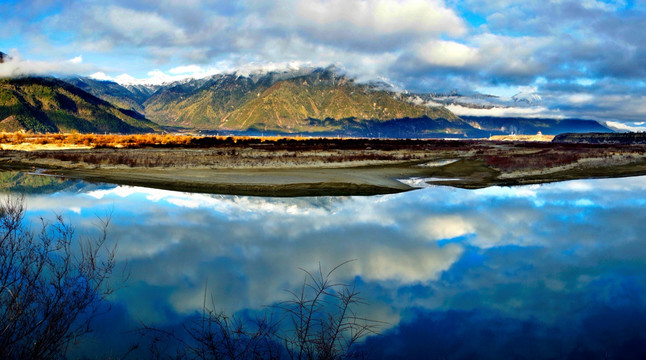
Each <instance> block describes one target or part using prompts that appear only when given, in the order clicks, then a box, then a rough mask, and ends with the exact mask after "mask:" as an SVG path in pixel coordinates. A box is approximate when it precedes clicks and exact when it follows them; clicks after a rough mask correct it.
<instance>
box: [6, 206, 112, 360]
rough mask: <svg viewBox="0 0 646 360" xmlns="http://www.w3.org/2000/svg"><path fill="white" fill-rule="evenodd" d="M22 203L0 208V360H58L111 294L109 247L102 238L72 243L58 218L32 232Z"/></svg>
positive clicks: (86, 329)
mask: <svg viewBox="0 0 646 360" xmlns="http://www.w3.org/2000/svg"><path fill="white" fill-rule="evenodd" d="M24 215H25V208H24V201H23V199H22V198H15V197H14V198H7V199H5V200H4V201H3V202H2V203H0V358H2V359H44V358H49V359H51V358H62V357H64V356H65V354H66V352H67V349H68V347H69V346H70V345H72V344H73V342H74V341H75V340H77V339H78V338H79V337H80V336H82V335H84V334H86V333H88V332H89V331H90V328H89V325H90V321H91V320H92V318H93V317H94V316H95V315H97V314H98V312H99V305H101V302H102V300H103V299H104V298H105V297H106V296H108V295H109V294H110V293H111V292H112V289H111V288H110V287H109V286H108V278H109V277H110V276H111V274H112V271H113V269H114V265H115V259H114V256H115V251H116V246H115V247H108V246H107V244H106V230H107V226H108V223H109V219H108V220H105V221H102V224H101V230H102V235H101V236H100V237H98V238H96V239H85V240H79V241H76V238H75V236H74V229H73V228H72V227H71V226H70V225H68V224H66V223H65V222H64V221H63V219H62V217H61V216H57V217H56V221H55V222H54V223H52V224H49V223H47V222H46V221H45V220H43V219H41V226H40V231H39V232H38V233H33V232H31V231H30V229H29V226H28V224H26V223H25V220H24Z"/></svg>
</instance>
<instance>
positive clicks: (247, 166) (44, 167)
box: [0, 138, 646, 196]
mask: <svg viewBox="0 0 646 360" xmlns="http://www.w3.org/2000/svg"><path fill="white" fill-rule="evenodd" d="M0 167H1V168H5V169H19V170H29V171H33V170H35V169H38V170H39V171H40V172H41V173H42V174H45V175H55V176H63V177H68V178H78V179H83V180H87V181H95V182H108V183H115V184H124V185H136V186H146V187H155V188H162V189H170V190H179V191H192V192H205V193H221V194H240V195H263V196H308V195H311V196H314V195H372V194H385V193H395V192H401V191H408V190H412V189H414V187H413V186H410V185H409V184H410V182H407V183H404V182H401V181H399V180H401V179H410V178H416V179H418V180H419V181H422V182H425V183H430V184H435V185H450V186H455V187H462V188H481V187H487V186H493V185H519V184H533V183H543V182H553V181H562V180H569V179H580V178H597V177H619V176H634V175H645V174H646V146H644V145H613V146H608V145H595V144H558V143H540V142H538V143H537V142H508V141H504V142H503V141H500V142H498V141H486V140H464V141H457V140H450V141H449V140H446V141H445V140H375V139H299V140H295V139H276V140H271V141H267V140H262V141H259V140H257V139H246V140H245V139H238V140H235V141H234V140H231V138H227V139H224V138H223V139H219V140H218V139H211V138H206V140H202V142H201V143H192V144H188V145H183V146H182V145H164V146H162V145H148V146H139V147H129V148H123V147H106V146H103V147H94V148H75V149H74V148H66V149H61V150H43V149H38V148H32V149H31V151H20V150H3V151H2V152H1V156H0ZM425 179H426V180H425ZM419 181H418V183H419Z"/></svg>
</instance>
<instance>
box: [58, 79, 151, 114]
mask: <svg viewBox="0 0 646 360" xmlns="http://www.w3.org/2000/svg"><path fill="white" fill-rule="evenodd" d="M63 80H64V81H65V82H67V83H69V84H72V85H74V86H76V87H78V88H79V89H82V90H84V91H86V92H88V93H90V94H92V95H94V96H96V97H98V98H99V99H102V100H105V101H107V102H109V103H111V104H112V105H114V106H116V107H119V108H122V109H133V110H134V111H137V112H139V113H142V114H143V112H144V107H143V106H142V104H143V103H144V101H146V99H147V98H148V97H149V96H150V93H144V92H141V91H132V90H131V89H128V88H126V87H125V86H122V85H120V84H118V83H116V82H114V81H105V80H96V79H91V78H86V77H73V78H67V79H63Z"/></svg>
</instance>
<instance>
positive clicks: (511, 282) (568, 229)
mask: <svg viewBox="0 0 646 360" xmlns="http://www.w3.org/2000/svg"><path fill="white" fill-rule="evenodd" d="M16 188H18V187H16V186H14V187H10V188H9V191H15V189H16ZM42 188H43V189H44V191H42V192H41V191H37V190H34V191H30V193H29V194H28V195H26V203H27V206H28V209H29V210H28V219H30V221H31V222H32V223H37V219H38V218H39V217H44V218H53V215H54V214H61V215H63V216H64V218H65V219H66V221H68V222H69V223H71V224H72V225H73V226H74V227H75V228H76V231H77V233H78V234H80V235H84V234H88V235H90V236H91V235H92V234H94V233H95V231H96V230H95V228H96V223H97V218H106V217H110V219H111V225H110V228H109V237H110V239H111V241H117V242H118V266H119V267H120V268H121V267H123V268H126V269H127V272H128V273H129V277H128V278H127V280H124V284H123V285H124V286H121V287H120V288H119V289H118V290H117V291H116V292H115V293H114V295H113V296H112V297H111V299H110V301H111V305H112V306H111V309H110V311H109V312H108V313H107V314H104V315H101V316H99V317H97V318H96V319H95V321H94V332H93V333H92V334H90V335H89V336H88V337H87V338H86V339H84V340H83V341H82V342H81V343H80V345H79V346H77V347H75V348H73V349H72V352H71V353H72V354H74V356H80V355H79V354H86V355H88V354H92V355H91V356H92V357H94V355H97V354H108V355H110V356H119V354H124V353H126V352H127V351H128V349H129V347H130V346H131V345H132V343H133V342H136V341H140V340H138V337H137V336H135V335H133V334H134V333H135V332H134V331H133V330H136V329H137V328H138V327H141V325H142V324H146V325H151V326H155V327H157V328H160V329H176V330H178V331H179V330H181V328H182V324H184V323H185V322H186V321H187V319H190V318H191V317H194V316H195V315H196V314H199V313H200V312H201V311H202V308H203V305H204V294H205V291H206V293H207V294H208V298H209V303H210V304H212V306H213V307H214V308H217V310H218V311H220V310H221V311H224V312H225V313H227V314H243V315H241V316H247V315H248V314H250V313H262V312H263V311H267V309H268V306H271V305H272V304H277V303H280V302H281V301H284V300H286V299H289V298H290V296H291V295H290V293H289V292H288V291H286V290H296V291H297V290H298V289H299V288H300V286H302V284H303V281H304V278H305V276H306V273H305V272H303V270H306V271H309V272H316V271H317V270H318V268H319V266H320V267H321V268H322V269H323V270H326V269H332V268H333V267H334V266H336V265H338V264H341V263H342V262H345V261H347V260H353V261H351V262H349V263H347V264H345V265H343V266H341V267H340V268H339V269H337V270H336V271H335V272H334V273H333V275H332V276H333V278H334V280H335V281H338V282H343V283H346V284H354V286H355V289H356V290H357V291H358V292H359V293H360V296H361V297H362V298H363V300H364V301H363V303H361V304H357V306H356V307H355V311H356V313H357V314H360V315H361V316H362V317H365V318H367V319H371V320H376V321H379V331H378V332H379V335H376V336H368V337H365V338H363V339H362V342H361V343H360V344H359V345H358V347H357V349H359V350H362V351H364V352H365V353H367V354H368V355H369V356H368V357H369V358H376V359H379V358H447V359H461V358H490V359H500V358H586V359H590V358H604V357H607V358H633V357H634V358H641V357H643V356H644V355H645V354H646V243H645V240H646V236H645V234H646V211H645V210H646V177H632V178H618V179H595V180H577V181H567V182H560V183H552V184H543V185H531V186H519V187H490V188H486V189H480V190H463V189H456V188H451V187H444V186H434V187H427V188H422V189H419V190H415V191H410V192H406V193H400V194H395V195H383V196H365V197H361V196H359V197H309V198H308V197H303V198H268V197H266V198H264V197H247V196H224V195H210V194H197V193H181V192H173V191H165V190H156V189H149V188H141V187H128V186H117V185H110V184H90V183H84V182H79V181H62V180H60V181H57V182H56V183H55V184H54V185H53V186H49V185H48V186H44V187H42ZM11 189H14V190H11ZM20 189H21V190H22V191H24V189H23V188H20ZM301 269H302V270H301ZM205 289H206V290H205ZM244 314H247V315H244ZM137 351H143V350H142V349H139V350H137ZM133 354H135V355H132V356H135V357H137V356H141V354H142V353H141V352H140V353H137V352H134V353H133ZM136 354H139V355H136Z"/></svg>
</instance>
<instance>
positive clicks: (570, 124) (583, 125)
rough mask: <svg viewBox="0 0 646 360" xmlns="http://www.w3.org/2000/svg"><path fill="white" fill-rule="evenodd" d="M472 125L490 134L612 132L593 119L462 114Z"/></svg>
mask: <svg viewBox="0 0 646 360" xmlns="http://www.w3.org/2000/svg"><path fill="white" fill-rule="evenodd" d="M462 119H464V120H465V121H467V122H468V123H469V124H471V125H472V126H473V127H475V128H477V129H480V130H483V131H484V132H489V133H490V134H492V135H506V134H517V135H534V134H536V133H538V132H539V131H540V132H541V133H543V135H557V134H561V133H567V132H576V133H581V132H613V131H612V130H611V129H608V128H607V127H605V126H603V125H601V124H599V123H598V122H596V121H594V120H579V119H540V118H517V117H481V116H462Z"/></svg>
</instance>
